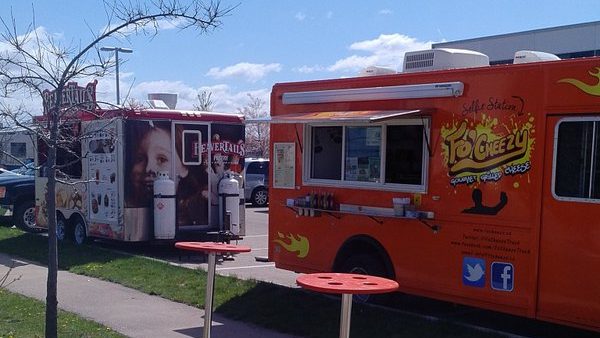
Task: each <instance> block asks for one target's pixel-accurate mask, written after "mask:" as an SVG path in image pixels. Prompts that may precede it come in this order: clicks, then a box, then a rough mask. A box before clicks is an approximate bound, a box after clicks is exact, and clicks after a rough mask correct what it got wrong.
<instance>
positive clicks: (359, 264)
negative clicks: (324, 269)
mask: <svg viewBox="0 0 600 338" xmlns="http://www.w3.org/2000/svg"><path fill="white" fill-rule="evenodd" d="M341 272H346V273H356V274H360V275H371V276H378V277H384V278H389V276H388V273H387V271H386V269H385V265H384V264H383V262H382V261H381V260H380V259H377V257H375V256H373V255H369V254H356V255H352V256H350V257H348V259H346V261H344V263H343V264H342V266H341ZM353 299H354V301H356V302H358V303H381V302H383V301H384V300H385V295H368V294H364V295H363V294H357V295H354V297H353Z"/></svg>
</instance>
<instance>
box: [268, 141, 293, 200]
mask: <svg viewBox="0 0 600 338" xmlns="http://www.w3.org/2000/svg"><path fill="white" fill-rule="evenodd" d="M295 150H296V145H295V144H294V143H274V144H273V153H274V160H273V188H284V189H294V186H295V184H296V152H295Z"/></svg>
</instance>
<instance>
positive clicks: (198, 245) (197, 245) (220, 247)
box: [175, 242, 251, 338]
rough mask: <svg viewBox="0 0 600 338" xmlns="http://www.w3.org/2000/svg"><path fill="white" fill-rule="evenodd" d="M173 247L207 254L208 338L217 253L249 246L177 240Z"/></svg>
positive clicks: (206, 299) (205, 334) (205, 313)
mask: <svg viewBox="0 0 600 338" xmlns="http://www.w3.org/2000/svg"><path fill="white" fill-rule="evenodd" d="M175 247H176V248H179V249H182V250H189V251H200V252H204V253H206V254H208V276H207V279H206V298H205V300H204V335H203V337H204V338H210V329H211V323H212V306H213V295H214V289H215V270H216V266H217V254H223V253H240V252H250V250H251V249H250V247H247V246H238V245H233V244H226V243H215V242H177V243H175Z"/></svg>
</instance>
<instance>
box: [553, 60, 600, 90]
mask: <svg viewBox="0 0 600 338" xmlns="http://www.w3.org/2000/svg"><path fill="white" fill-rule="evenodd" d="M588 73H589V74H590V75H591V76H593V77H596V78H597V79H598V83H596V84H595V85H593V86H592V85H589V84H587V83H585V82H582V81H579V80H577V79H560V80H558V83H570V84H572V85H573V86H575V87H577V88H579V89H581V90H582V91H584V92H586V93H588V94H590V95H594V96H600V67H596V72H595V73H593V72H592V71H589V72H588Z"/></svg>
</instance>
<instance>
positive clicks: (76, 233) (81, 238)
mask: <svg viewBox="0 0 600 338" xmlns="http://www.w3.org/2000/svg"><path fill="white" fill-rule="evenodd" d="M73 240H74V241H75V244H77V245H82V244H85V243H87V242H88V236H87V232H86V229H85V223H84V222H83V221H82V220H81V218H78V219H77V220H76V221H75V225H74V226H73Z"/></svg>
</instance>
